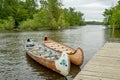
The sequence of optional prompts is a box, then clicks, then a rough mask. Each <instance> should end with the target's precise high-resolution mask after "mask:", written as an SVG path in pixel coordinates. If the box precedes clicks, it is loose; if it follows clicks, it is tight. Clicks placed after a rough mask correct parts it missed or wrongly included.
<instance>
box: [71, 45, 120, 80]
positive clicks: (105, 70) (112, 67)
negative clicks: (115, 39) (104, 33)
mask: <svg viewBox="0 0 120 80" xmlns="http://www.w3.org/2000/svg"><path fill="white" fill-rule="evenodd" d="M73 80H120V43H106V44H105V45H104V47H103V48H101V49H100V50H99V51H98V52H97V53H96V54H95V55H94V56H93V57H92V59H91V60H90V61H89V62H88V63H87V64H86V65H85V66H84V68H83V69H82V70H81V71H80V72H79V73H78V75H77V76H76V77H75V78H74V79H73Z"/></svg>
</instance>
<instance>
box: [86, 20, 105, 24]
mask: <svg viewBox="0 0 120 80" xmlns="http://www.w3.org/2000/svg"><path fill="white" fill-rule="evenodd" d="M86 24H89V25H103V22H98V21H86Z"/></svg>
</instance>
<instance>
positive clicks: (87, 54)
mask: <svg viewBox="0 0 120 80" xmlns="http://www.w3.org/2000/svg"><path fill="white" fill-rule="evenodd" d="M44 36H48V37H49V38H51V39H53V40H55V41H58V42H61V43H64V44H66V45H68V46H70V47H72V48H74V49H77V48H78V47H81V48H82V49H83V51H84V63H83V65H81V66H75V65H73V64H72V65H71V71H70V74H69V75H68V76H66V77H63V76H61V75H59V74H57V73H56V72H53V71H51V70H49V69H47V68H45V67H43V66H41V65H40V64H38V63H37V62H35V61H33V60H32V59H31V58H30V57H29V56H27V55H26V54H25V50H24V44H25V41H26V39H27V38H32V39H34V40H35V41H37V42H40V43H42V41H43V39H44ZM106 42H120V30H115V34H114V36H112V30H110V29H106V28H105V27H104V26H102V25H87V26H81V27H78V28H76V29H66V30H60V31H56V30H55V31H49V30H47V31H46V30H45V31H37V32H0V80H72V79H73V78H74V77H75V76H76V74H77V73H78V72H79V71H80V70H81V69H82V68H83V67H84V65H85V64H86V63H87V62H88V61H89V60H90V59H91V57H92V56H93V55H94V54H95V53H96V52H97V51H98V50H99V49H100V48H101V47H102V46H103V45H104V44H105V43H106Z"/></svg>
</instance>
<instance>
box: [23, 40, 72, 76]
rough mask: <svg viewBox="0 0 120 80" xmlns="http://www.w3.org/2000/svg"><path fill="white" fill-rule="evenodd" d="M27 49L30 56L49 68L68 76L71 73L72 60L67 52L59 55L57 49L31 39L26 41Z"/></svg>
mask: <svg viewBox="0 0 120 80" xmlns="http://www.w3.org/2000/svg"><path fill="white" fill-rule="evenodd" d="M25 50H26V54H27V55H28V56H30V57H31V58H32V59H33V60H35V61H36V62H38V63H39V64H41V65H43V66H45V67H46V68H49V69H51V70H53V71H55V72H57V73H59V74H61V75H63V76H67V75H68V74H69V71H70V60H69V57H68V55H67V54H66V53H63V54H62V55H58V53H56V52H55V51H53V50H50V49H48V48H46V47H44V46H41V45H39V44H36V43H34V42H32V41H30V40H28V41H27V42H26V46H25Z"/></svg>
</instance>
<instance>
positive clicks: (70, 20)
mask: <svg viewBox="0 0 120 80" xmlns="http://www.w3.org/2000/svg"><path fill="white" fill-rule="evenodd" d="M35 1H36V0H0V28H1V29H16V28H17V29H18V28H20V29H25V30H26V29H27V30H28V29H30V30H32V29H33V30H38V29H41V28H44V29H46V28H47V29H60V28H61V29H64V28H68V27H69V26H77V25H83V23H84V19H83V18H82V16H83V14H82V13H81V12H77V11H75V10H74V9H73V8H69V9H62V7H61V6H62V3H61V0H40V3H41V8H39V9H38V7H37V6H38V5H37V3H36V2H35ZM10 16H11V17H10Z"/></svg>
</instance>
